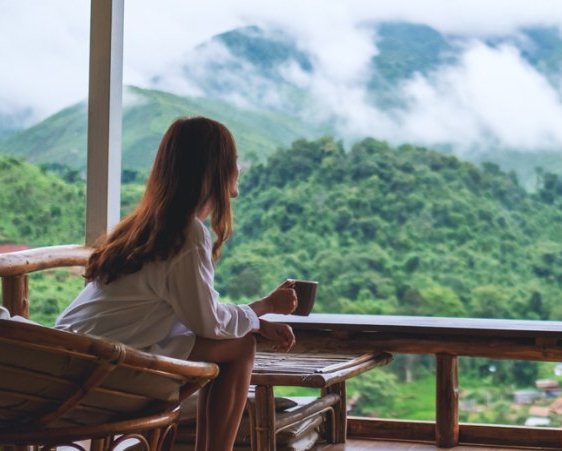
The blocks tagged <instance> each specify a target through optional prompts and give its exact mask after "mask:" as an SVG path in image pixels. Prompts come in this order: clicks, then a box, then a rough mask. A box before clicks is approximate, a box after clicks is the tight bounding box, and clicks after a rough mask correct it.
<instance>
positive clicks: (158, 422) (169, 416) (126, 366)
mask: <svg viewBox="0 0 562 451" xmlns="http://www.w3.org/2000/svg"><path fill="white" fill-rule="evenodd" d="M88 254H89V252H88V250H87V249H84V248H79V247H60V248H57V249H54V250H52V249H51V250H49V251H48V252H44V251H43V250H33V251H23V252H20V253H14V254H5V255H0V276H2V277H3V279H2V280H3V298H4V304H5V305H7V306H8V307H10V308H11V309H12V313H13V314H19V315H21V316H27V315H26V314H27V311H28V305H29V304H28V290H27V273H28V272H31V271H37V270H41V269H47V268H52V267H60V266H74V265H76V264H84V263H85V260H86V259H87V256H88ZM0 372H1V374H2V377H1V378H0V444H2V445H14V446H40V447H47V448H51V447H54V446H56V445H62V444H64V445H69V444H71V443H73V442H76V441H83V440H92V449H95V450H102V449H107V450H112V449H114V448H115V447H116V446H117V445H119V444H120V443H122V442H123V441H125V440H127V439H136V440H138V441H139V443H140V445H141V446H142V448H143V449H148V450H151V451H159V450H169V449H171V446H172V444H173V441H174V438H175V432H176V424H177V420H178V417H179V405H180V403H181V401H182V400H183V399H184V398H186V397H187V396H189V395H190V394H192V393H194V392H195V391H196V390H198V389H199V388H200V387H202V386H203V385H205V384H206V383H207V382H208V381H209V380H211V379H212V378H214V377H216V375H217V374H218V367H217V366H216V365H214V364H210V363H203V362H188V361H184V360H178V359H171V358H167V357H164V356H156V355H153V354H148V353H144V352H141V351H138V350H135V349H133V348H130V347H128V346H125V345H123V344H122V343H117V342H112V341H109V340H105V339H101V338H96V337H92V336H88V335H83V334H75V333H71V332H65V331H60V330H54V329H51V328H48V327H43V326H40V325H37V324H31V323H25V322H20V321H15V320H0ZM71 446H73V447H74V448H75V449H78V450H81V451H83V450H84V447H83V446H82V445H80V444H76V443H75V444H73V445H71Z"/></svg>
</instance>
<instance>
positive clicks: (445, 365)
mask: <svg viewBox="0 0 562 451" xmlns="http://www.w3.org/2000/svg"><path fill="white" fill-rule="evenodd" d="M435 358H436V364H437V365H436V367H437V368H436V371H437V375H436V378H437V384H436V402H435V408H436V411H435V441H436V444H437V446H439V447H441V448H452V447H454V446H457V445H458V444H459V382H458V362H457V356H453V355H449V354H436V355H435Z"/></svg>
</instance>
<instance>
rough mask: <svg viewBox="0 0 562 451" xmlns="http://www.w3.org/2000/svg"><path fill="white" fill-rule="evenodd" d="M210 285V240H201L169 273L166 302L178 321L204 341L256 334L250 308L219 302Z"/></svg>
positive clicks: (211, 278)
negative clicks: (205, 339)
mask: <svg viewBox="0 0 562 451" xmlns="http://www.w3.org/2000/svg"><path fill="white" fill-rule="evenodd" d="M213 281H214V268H213V264H212V261H211V248H210V239H203V240H202V242H200V243H196V244H195V245H194V246H193V247H192V248H191V249H189V250H188V251H187V252H185V253H184V254H182V255H181V256H180V257H179V258H178V259H176V261H174V264H173V266H172V267H171V269H170V271H169V272H168V276H167V291H168V295H167V300H168V302H169V303H170V305H171V306H172V308H173V310H174V312H175V314H176V315H177V317H178V319H179V320H180V321H181V322H182V323H184V324H185V325H186V326H187V327H188V328H189V329H190V330H192V331H193V332H194V333H195V335H199V336H201V337H205V338H214V339H224V338H238V337H243V336H244V335H246V334H248V333H249V332H253V331H256V330H258V329H259V327H260V323H259V318H258V316H257V315H256V313H255V312H254V311H253V310H252V309H251V308H250V306H249V305H233V304H223V303H221V302H219V294H218V292H217V291H216V290H215V289H214V287H213Z"/></svg>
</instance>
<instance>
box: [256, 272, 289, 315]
mask: <svg viewBox="0 0 562 451" xmlns="http://www.w3.org/2000/svg"><path fill="white" fill-rule="evenodd" d="M294 284H295V282H294V280H290V279H289V280H286V281H285V282H283V283H282V284H281V285H279V286H278V287H277V288H276V289H275V290H273V291H272V292H271V293H270V294H268V295H267V296H266V297H264V298H263V299H260V300H259V301H255V302H253V303H251V304H250V307H251V308H252V309H253V310H254V312H256V314H257V315H258V316H262V315H265V314H267V313H281V314H285V315H288V314H289V313H293V312H294V311H295V309H296V308H297V295H296V293H295V290H294V289H293V286H294Z"/></svg>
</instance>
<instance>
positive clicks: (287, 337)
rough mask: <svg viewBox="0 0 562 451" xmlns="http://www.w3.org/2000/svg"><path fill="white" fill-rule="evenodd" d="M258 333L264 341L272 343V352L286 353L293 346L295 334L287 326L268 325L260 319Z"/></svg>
mask: <svg viewBox="0 0 562 451" xmlns="http://www.w3.org/2000/svg"><path fill="white" fill-rule="evenodd" d="M258 333H259V334H260V335H261V336H262V337H264V338H265V339H266V340H269V341H272V342H273V350H274V351H279V352H288V351H290V350H291V349H293V346H295V343H296V340H295V334H293V329H291V326H288V325H287V324H279V323H270V322H269V321H266V320H264V319H260V330H259V331H258Z"/></svg>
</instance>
